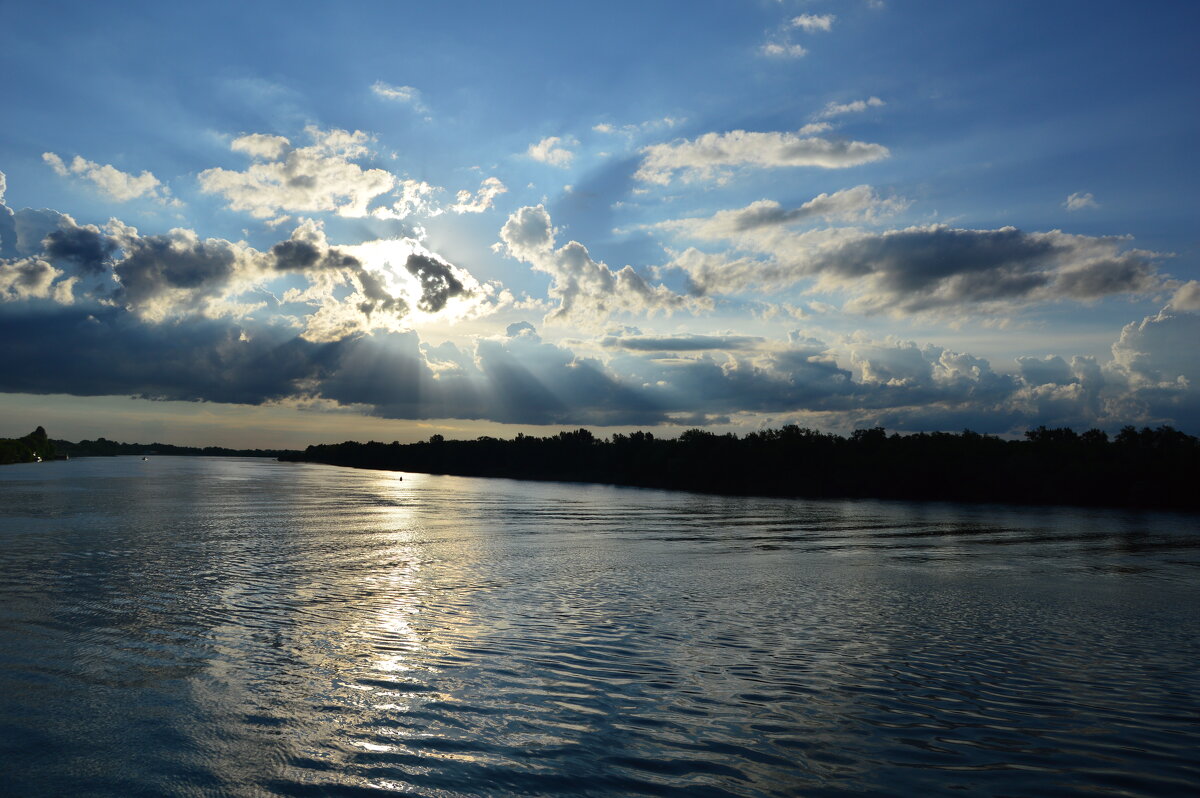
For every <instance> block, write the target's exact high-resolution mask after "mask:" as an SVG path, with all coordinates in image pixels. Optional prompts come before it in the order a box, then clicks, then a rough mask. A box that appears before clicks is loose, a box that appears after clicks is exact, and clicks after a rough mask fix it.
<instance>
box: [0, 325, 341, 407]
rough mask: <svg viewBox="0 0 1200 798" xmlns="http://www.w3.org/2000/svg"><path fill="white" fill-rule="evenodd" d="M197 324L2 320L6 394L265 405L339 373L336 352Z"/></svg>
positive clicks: (0, 359)
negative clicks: (135, 397)
mask: <svg viewBox="0 0 1200 798" xmlns="http://www.w3.org/2000/svg"><path fill="white" fill-rule="evenodd" d="M245 333H246V331H245V329H244V328H242V327H239V326H238V325H235V324H231V323H228V322H224V321H213V320H207V319H194V320H188V321H183V322H179V323H177V324H169V325H154V324H145V323H143V322H141V321H139V320H138V319H137V318H136V317H134V316H133V315H132V314H129V313H127V312H125V311H123V310H121V309H117V308H101V309H91V310H87V309H83V308H77V307H68V308H58V309H56V310H55V311H53V312H49V313H32V312H26V313H0V340H3V341H4V342H5V344H4V346H3V347H0V373H3V374H4V386H3V387H4V390H6V391H15V392H26V393H70V394H74V395H77V396H99V395H118V396H119V395H132V396H142V397H147V398H154V399H179V400H203V401H212V402H234V403H245V404H259V403H262V402H264V401H268V400H272V399H282V398H285V397H288V396H291V395H294V394H296V393H297V392H298V391H299V390H300V389H299V386H300V384H301V383H306V382H308V381H312V380H319V379H320V378H322V377H324V376H325V375H326V374H327V373H328V372H329V370H330V369H331V368H333V367H334V366H336V364H337V362H338V360H339V358H340V354H341V350H342V349H343V347H342V346H341V345H340V344H313V343H309V342H307V341H304V340H303V339H300V338H297V337H295V336H294V333H293V332H292V331H290V330H286V329H279V328H276V329H270V328H267V329H259V330H256V331H253V332H252V333H251V334H249V335H247V334H245Z"/></svg>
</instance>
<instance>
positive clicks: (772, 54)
mask: <svg viewBox="0 0 1200 798" xmlns="http://www.w3.org/2000/svg"><path fill="white" fill-rule="evenodd" d="M759 51H760V52H761V53H762V54H763V55H765V56H768V57H769V58H803V57H804V56H806V55H808V50H806V49H804V48H803V47H801V46H800V45H798V44H793V43H791V42H767V43H765V44H764V45H763V46H762V47H761V48H759Z"/></svg>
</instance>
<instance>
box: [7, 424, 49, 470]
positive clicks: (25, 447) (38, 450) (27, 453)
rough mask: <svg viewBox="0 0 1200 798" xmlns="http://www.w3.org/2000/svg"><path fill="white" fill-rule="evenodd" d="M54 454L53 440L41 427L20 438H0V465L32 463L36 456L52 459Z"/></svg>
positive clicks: (36, 458)
mask: <svg viewBox="0 0 1200 798" xmlns="http://www.w3.org/2000/svg"><path fill="white" fill-rule="evenodd" d="M54 456H55V446H54V441H52V440H50V438H49V437H47V435H46V430H44V429H42V428H41V427H38V428H37V429H35V430H34V431H33V432H31V433H29V434H28V435H25V436H22V437H20V438H0V465H8V464H9V463H32V462H35V461H36V460H38V458H41V459H42V460H53V459H54Z"/></svg>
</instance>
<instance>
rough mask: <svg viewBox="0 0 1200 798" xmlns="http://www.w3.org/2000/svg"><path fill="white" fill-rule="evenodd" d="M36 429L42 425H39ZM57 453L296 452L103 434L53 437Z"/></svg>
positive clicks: (217, 454)
mask: <svg viewBox="0 0 1200 798" xmlns="http://www.w3.org/2000/svg"><path fill="white" fill-rule="evenodd" d="M38 429H41V427H39V428H38ZM54 447H55V449H56V450H57V451H58V453H59V454H60V455H64V454H65V455H68V456H70V457H114V456H116V455H121V454H125V455H128V454H140V455H145V454H158V455H164V454H165V455H178V456H200V455H203V456H209V457H283V456H285V455H290V454H296V452H295V451H293V450H291V449H226V448H225V447H224V446H174V445H172V444H169V443H120V442H118V441H110V440H108V439H106V438H97V439H96V440H94V441H79V442H78V443H71V442H70V441H54Z"/></svg>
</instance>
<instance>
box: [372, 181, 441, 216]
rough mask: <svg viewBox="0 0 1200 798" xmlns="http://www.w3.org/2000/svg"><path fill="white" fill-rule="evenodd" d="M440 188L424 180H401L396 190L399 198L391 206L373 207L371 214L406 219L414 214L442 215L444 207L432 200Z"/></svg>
mask: <svg viewBox="0 0 1200 798" xmlns="http://www.w3.org/2000/svg"><path fill="white" fill-rule="evenodd" d="M440 190H441V189H439V188H438V187H437V186H433V185H430V184H429V183H426V182H425V181H424V180H401V181H400V183H399V191H398V192H396V194H399V198H398V199H397V200H396V201H395V202H393V203H392V204H391V206H390V207H380V208H375V209H373V210H372V211H371V215H372V216H374V217H375V218H376V219H406V218H408V217H409V216H414V215H421V216H440V215H441V214H442V209H441V208H439V207H438V205H437V203H435V202H433V200H432V196H433V194H434V192H437V191H440ZM393 196H395V194H393Z"/></svg>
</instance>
